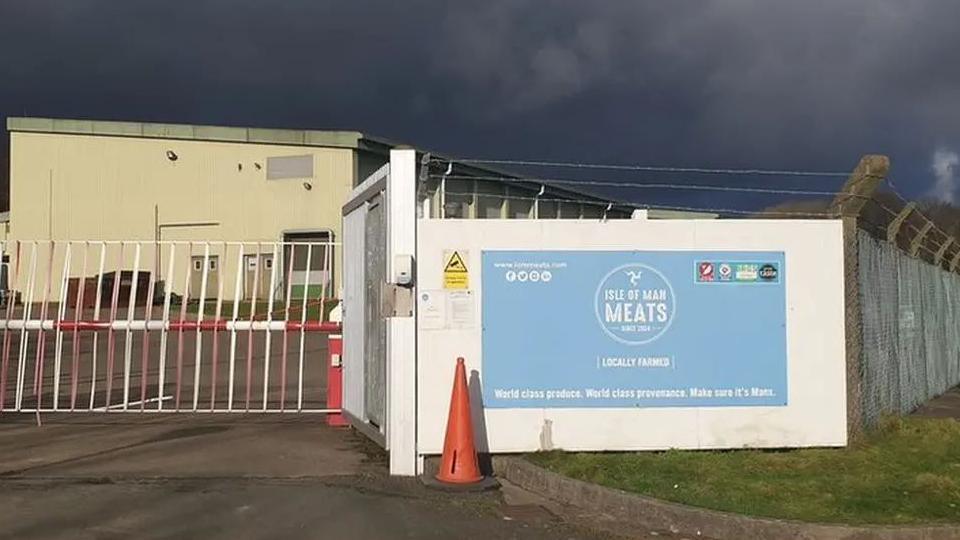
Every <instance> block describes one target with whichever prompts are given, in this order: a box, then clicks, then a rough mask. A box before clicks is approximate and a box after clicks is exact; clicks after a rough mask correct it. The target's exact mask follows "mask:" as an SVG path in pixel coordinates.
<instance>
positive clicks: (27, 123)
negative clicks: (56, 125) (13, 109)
mask: <svg viewBox="0 0 960 540" xmlns="http://www.w3.org/2000/svg"><path fill="white" fill-rule="evenodd" d="M7 129H8V130H10V131H53V120H52V119H50V118H13V117H11V118H7Z"/></svg>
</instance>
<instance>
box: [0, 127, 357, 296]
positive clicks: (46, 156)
mask: <svg viewBox="0 0 960 540" xmlns="http://www.w3.org/2000/svg"><path fill="white" fill-rule="evenodd" d="M10 139H11V141H10V145H11V153H10V154H11V155H10V200H11V203H10V206H11V214H10V235H9V240H10V241H15V240H23V241H31V240H51V239H52V240H153V239H154V238H155V226H156V220H155V217H154V215H155V213H154V207H155V205H156V206H157V207H158V208H159V222H160V223H161V224H170V223H183V222H218V223H219V225H216V226H208V227H194V228H166V227H165V228H164V229H163V235H162V239H163V240H198V241H205V240H228V241H233V240H243V241H259V240H262V241H278V240H281V239H282V233H283V231H293V230H329V231H331V232H332V233H333V238H334V240H335V241H337V240H339V237H340V223H341V206H342V204H343V201H344V200H345V199H346V197H347V195H348V193H349V192H350V189H351V188H352V186H353V183H354V176H355V155H354V150H352V149H349V148H320V147H304V146H285V145H276V144H257V143H231V142H214V141H195V140H176V139H150V138H136V137H113V136H90V135H75V134H48V133H27V132H13V133H11V137H10ZM167 151H173V152H174V153H176V155H177V159H176V161H171V160H170V159H168V157H167ZM306 154H310V155H312V156H313V160H314V176H313V178H310V179H284V180H267V179H266V169H267V163H266V162H267V158H268V157H275V156H294V155H306ZM257 165H259V168H258V167H257ZM305 180H306V181H308V182H309V183H310V184H311V185H312V189H310V190H307V189H306V188H305V187H304V181H305ZM9 251H10V250H9V249H8V252H9ZM148 252H149V253H148ZM202 252H203V250H202V248H195V249H194V255H201V254H202ZM214 253H215V252H214ZM225 255H226V254H220V261H221V263H223V264H224V265H226V264H230V263H231V261H227V260H225V258H224V257H225ZM128 257H130V258H129V259H128ZM128 257H125V258H124V259H125V266H127V269H129V266H130V265H131V264H132V255H131V254H128ZM58 259H59V261H60V262H57V261H55V262H54V269H55V270H57V269H58V268H59V266H60V265H62V259H60V258H59V257H58ZM334 259H335V262H336V263H337V264H336V267H335V277H334V281H335V283H340V280H339V261H340V260H341V254H340V253H336V254H335V255H334ZM181 262H182V263H183V264H186V263H187V260H186V258H184V259H183V260H181ZM232 264H233V265H234V266H235V263H232ZM154 265H155V260H154V255H153V252H152V251H151V250H146V251H145V252H144V253H143V254H142V258H141V268H143V269H145V270H150V269H152V268H154ZM178 266H179V265H178ZM71 267H72V271H71V275H72V276H76V275H77V274H78V273H79V266H78V263H77V261H74V263H73V264H72V265H71ZM45 268H46V261H45V260H43V261H41V262H40V267H39V268H38V275H44V273H45V272H46V270H45ZM223 270H224V272H222V273H221V275H222V276H223V277H224V278H230V277H232V275H235V272H234V271H231V270H232V269H231V268H223ZM55 273H56V272H55ZM177 273H178V274H180V272H179V271H178V272H177ZM54 279H55V280H56V276H54ZM232 286H233V284H232V282H231V281H230V280H227V281H226V282H225V283H224V287H225V290H232ZM335 286H336V285H335ZM175 290H176V287H175ZM333 292H334V294H335V293H336V291H333Z"/></svg>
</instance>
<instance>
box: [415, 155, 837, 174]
mask: <svg viewBox="0 0 960 540" xmlns="http://www.w3.org/2000/svg"><path fill="white" fill-rule="evenodd" d="M431 161H432V162H437V163H448V162H453V163H462V164H465V165H473V164H476V165H512V166H519V167H558V168H575V169H605V170H615V171H647V172H663V173H696V174H748V175H770V176H812V177H817V176H819V177H847V176H850V173H849V172H834V171H800V170H786V169H784V170H777V169H735V168H710V167H670V166H660V165H628V164H604V163H578V162H566V161H546V160H521V159H477V158H455V159H444V158H433V159H431Z"/></svg>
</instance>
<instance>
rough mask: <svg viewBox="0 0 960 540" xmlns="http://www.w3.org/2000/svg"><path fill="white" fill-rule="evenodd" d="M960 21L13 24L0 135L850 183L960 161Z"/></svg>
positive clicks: (570, 4)
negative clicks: (139, 138) (207, 138)
mask: <svg viewBox="0 0 960 540" xmlns="http://www.w3.org/2000/svg"><path fill="white" fill-rule="evenodd" d="M957 20H960V3H956V2H948V1H934V0H931V1H928V2H910V1H903V0H847V1H844V2H836V1H825V0H808V1H804V2H794V1H790V2H770V1H768V0H767V1H764V0H729V1H725V2H702V1H674V2H653V1H651V2H637V1H635V0H630V1H626V0H624V1H610V2H582V1H572V0H571V1H544V0H540V1H534V0H490V1H487V2H438V1H415V0H414V1H405V2H376V3H374V2H364V1H351V2H319V1H310V2H307V1H293V0H290V1H284V2H262V1H252V0H248V1H237V0H229V1H228V0H220V1H192V2H139V1H128V2H116V1H86V2H72V1H58V2H51V1H33V2H12V1H7V2H3V3H0V80H2V81H3V82H2V84H0V115H21V114H29V115H37V116H63V117H87V118H112V119H131V120H149V121H171V122H194V123H227V124H236V125H262V126H277V127H313V128H325V127H340V128H353V129H361V130H364V131H368V132H370V133H373V134H380V135H383V136H386V137H390V138H394V139H398V140H403V141H406V142H410V143H413V144H416V145H420V146H424V147H429V148H435V149H438V150H442V151H445V152H449V153H452V154H458V155H469V156H493V157H535V158H550V159H562V160H579V161H594V162H596V161H602V162H611V161H614V162H626V163H630V162H645V163H654V164H680V165H723V166H744V165H747V166H757V167H796V168H803V169H830V170H836V169H839V170H847V169H849V168H851V167H852V166H853V164H854V163H855V162H856V159H857V158H858V157H859V155H860V154H863V153H865V152H883V153H887V154H890V155H891V157H892V158H893V159H894V167H895V168H894V172H895V174H897V175H898V176H899V177H902V179H901V182H900V183H901V184H903V185H906V186H907V188H906V189H908V190H909V191H910V192H912V194H921V193H924V192H925V191H926V190H928V189H929V187H930V186H931V184H932V182H933V178H934V174H933V170H932V169H931V160H932V159H933V155H934V153H935V152H936V151H937V150H941V151H945V152H950V151H956V150H957V149H960V70H957V69H956V68H955V66H956V65H958V64H960V52H958V51H960V33H958V32H956V31H955V30H954V27H955V24H956V21H957Z"/></svg>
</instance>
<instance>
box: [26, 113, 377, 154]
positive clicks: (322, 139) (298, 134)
mask: <svg viewBox="0 0 960 540" xmlns="http://www.w3.org/2000/svg"><path fill="white" fill-rule="evenodd" d="M7 130H8V131H10V132H32V133H63V134H72V135H101V136H109V137H138V138H148V139H179V140H190V141H216V142H239V143H257V144H277V145H289V146H320V147H328V148H351V149H356V150H369V151H375V152H384V151H386V150H389V149H390V148H391V147H393V146H395V145H394V144H392V143H389V142H387V141H384V140H381V139H376V138H373V137H369V136H367V135H364V134H363V133H360V132H359V131H332V130H308V129H269V128H250V127H231V126H206V125H194V124H161V123H152V122H114V121H109V120H72V119H64V118H24V117H9V118H7Z"/></svg>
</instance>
